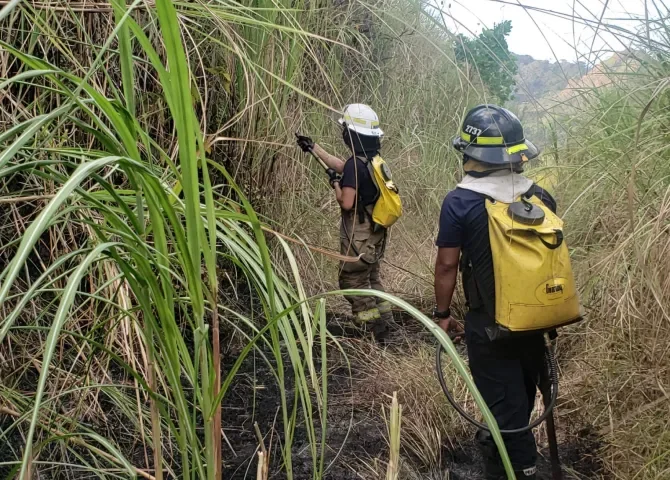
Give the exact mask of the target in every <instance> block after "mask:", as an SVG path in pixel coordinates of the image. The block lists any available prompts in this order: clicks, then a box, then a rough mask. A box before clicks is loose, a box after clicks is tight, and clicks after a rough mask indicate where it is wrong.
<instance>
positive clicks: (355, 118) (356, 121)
mask: <svg viewBox="0 0 670 480" xmlns="http://www.w3.org/2000/svg"><path fill="white" fill-rule="evenodd" d="M338 121H339V122H340V125H342V126H346V127H347V128H348V129H349V130H353V131H354V132H356V133H358V134H359V135H366V136H368V137H382V136H384V132H382V130H381V128H379V117H378V116H377V114H376V113H375V111H374V110H373V109H371V108H370V107H368V106H367V105H363V104H362V103H352V104H351V105H347V106H346V107H344V112H342V118H340V119H339V120H338Z"/></svg>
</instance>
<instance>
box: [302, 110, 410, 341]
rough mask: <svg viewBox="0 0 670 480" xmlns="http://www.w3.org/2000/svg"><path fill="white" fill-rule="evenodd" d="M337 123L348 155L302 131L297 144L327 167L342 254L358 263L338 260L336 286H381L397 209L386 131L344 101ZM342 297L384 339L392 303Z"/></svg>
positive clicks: (369, 113)
mask: <svg viewBox="0 0 670 480" xmlns="http://www.w3.org/2000/svg"><path fill="white" fill-rule="evenodd" d="M339 123H340V125H342V140H343V141H344V143H345V145H346V146H347V147H348V149H349V150H350V151H351V156H350V157H349V159H348V160H346V161H344V160H342V159H340V158H339V157H337V156H334V155H331V154H330V153H328V152H326V151H325V150H324V149H323V148H322V147H321V146H320V145H319V144H317V143H314V141H312V139H311V138H309V137H306V136H302V135H298V146H299V147H300V148H301V149H302V150H303V151H304V152H311V153H313V154H314V155H315V156H317V157H318V158H320V159H321V160H322V162H323V163H325V164H326V165H327V166H328V169H327V170H326V173H327V174H328V176H329V179H330V184H331V186H332V187H333V189H334V191H335V196H336V198H337V202H338V203H339V205H340V208H341V211H342V221H341V227H340V249H341V253H342V254H344V255H347V256H350V257H360V258H359V260H358V261H356V262H342V263H341V265H340V274H339V284H340V288H342V289H374V290H379V291H383V290H384V288H383V286H382V284H381V281H380V275H379V263H380V260H381V258H382V255H383V254H384V247H385V244H386V235H387V230H388V227H390V226H391V225H392V224H393V222H395V220H396V219H397V218H398V217H399V216H400V214H401V205H400V200H399V197H398V195H397V189H396V187H395V184H394V183H393V180H392V179H391V175H390V171H389V169H388V167H387V166H386V164H385V163H384V161H383V160H382V159H381V157H380V156H379V150H380V149H381V138H382V136H383V135H384V132H383V131H382V130H381V128H380V127H379V117H378V116H377V114H376V113H375V111H374V110H373V109H372V108H370V107H369V106H367V105H363V104H360V103H355V104H351V105H347V106H346V107H345V108H344V110H343V112H342V116H341V118H340V119H339ZM346 299H347V300H348V301H349V303H350V304H351V310H352V313H353V317H354V322H355V325H356V327H357V328H356V331H363V332H366V331H370V332H372V334H373V335H374V337H375V339H376V340H378V341H381V342H383V341H385V339H386V337H387V335H388V329H389V325H390V323H391V322H392V321H393V313H392V311H391V304H390V303H389V302H387V301H383V300H381V299H379V298H377V297H374V296H370V297H361V296H346Z"/></svg>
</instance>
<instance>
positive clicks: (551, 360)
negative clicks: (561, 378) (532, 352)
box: [435, 343, 558, 434]
mask: <svg viewBox="0 0 670 480" xmlns="http://www.w3.org/2000/svg"><path fill="white" fill-rule="evenodd" d="M442 351H443V349H442V345H440V344H439V343H438V344H437V356H436V361H435V367H436V369H437V379H438V380H439V381H440V386H441V387H442V391H443V392H444V394H445V395H446V397H447V400H449V403H451V405H452V406H453V407H454V408H455V409H456V411H458V413H460V414H461V416H462V417H463V418H465V419H466V420H467V421H468V422H470V423H471V424H473V425H474V426H475V427H478V428H481V429H482V430H487V431H490V429H489V427H488V426H487V425H486V424H485V423H482V422H478V421H477V420H475V419H474V418H472V417H471V416H470V415H469V414H468V412H466V411H465V410H463V407H461V406H460V405H459V404H458V402H457V401H456V399H455V398H454V397H453V396H452V395H451V392H450V391H449V388H448V387H447V383H446V382H445V381H444V373H443V372H442ZM544 358H545V361H546V362H547V365H548V367H549V379H550V381H551V400H550V402H549V404H548V405H546V406H545V408H544V412H542V415H540V416H539V417H538V418H537V419H536V420H535V421H534V422H532V423H531V424H529V425H528V426H526V427H522V428H515V429H512V430H500V433H504V434H511V433H522V432H526V431H528V430H531V429H533V428H535V427H537V426H538V425H540V424H541V423H542V422H544V421H545V420H546V419H547V417H548V416H549V415H550V414H551V412H552V410H553V409H554V407H555V406H556V399H557V398H558V366H557V365H556V357H555V356H554V352H553V351H552V350H551V347H550V346H549V345H547V346H546V349H545V351H544Z"/></svg>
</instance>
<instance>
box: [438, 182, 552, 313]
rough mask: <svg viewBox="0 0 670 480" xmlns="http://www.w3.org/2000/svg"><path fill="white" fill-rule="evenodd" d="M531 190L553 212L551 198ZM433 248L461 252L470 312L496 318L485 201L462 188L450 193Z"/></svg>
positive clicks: (541, 192)
mask: <svg viewBox="0 0 670 480" xmlns="http://www.w3.org/2000/svg"><path fill="white" fill-rule="evenodd" d="M533 188H534V195H535V196H536V197H537V198H539V199H540V200H542V202H543V203H544V204H545V205H546V206H547V208H549V209H550V210H551V211H552V212H556V201H555V200H554V199H553V198H552V196H551V195H549V193H548V192H547V191H546V190H543V189H542V188H540V187H538V186H537V185H534V186H533ZM435 244H436V245H437V246H438V247H447V248H450V247H460V248H461V255H462V258H461V266H462V267H465V268H463V269H462V271H463V288H464V290H465V295H466V299H467V301H468V305H469V308H470V310H474V311H479V312H481V313H487V314H488V315H489V316H490V317H493V318H495V279H494V277H493V257H492V255H491V243H490V241H489V220H488V214H487V213H486V197H485V196H484V195H482V194H480V193H477V192H473V191H472V190H465V189H462V188H456V189H455V190H452V191H451V192H449V193H448V194H447V196H446V197H445V199H444V202H443V203H442V210H441V211H440V230H439V233H438V235H437V240H436V241H435ZM468 267H469V268H468Z"/></svg>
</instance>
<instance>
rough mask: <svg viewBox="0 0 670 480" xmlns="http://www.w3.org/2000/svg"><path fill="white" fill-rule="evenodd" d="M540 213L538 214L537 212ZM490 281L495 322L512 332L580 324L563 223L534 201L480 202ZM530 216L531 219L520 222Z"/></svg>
mask: <svg viewBox="0 0 670 480" xmlns="http://www.w3.org/2000/svg"><path fill="white" fill-rule="evenodd" d="M538 209H540V210H538ZM486 210H487V212H488V217H489V237H490V241H491V254H492V256H493V273H494V279H495V299H496V302H495V303H496V305H495V319H496V322H497V323H498V324H499V325H501V326H503V327H505V328H506V329H508V330H510V331H512V332H522V331H533V330H550V329H553V328H556V327H559V326H562V325H567V324H569V323H573V322H576V321H578V320H580V319H581V311H580V306H579V297H578V295H577V288H576V285H575V280H574V277H573V274H572V267H571V265H570V254H569V252H568V247H567V245H566V244H565V241H564V239H563V221H562V220H561V219H560V218H558V217H557V216H556V215H555V214H554V213H553V212H552V211H551V210H550V209H548V208H547V207H546V206H545V205H544V203H542V201H541V200H539V199H538V198H536V197H534V196H532V197H530V198H525V197H522V198H521V199H520V201H517V202H515V203H512V204H507V203H502V202H496V201H491V200H490V199H487V200H486ZM531 211H532V212H533V215H529V217H532V216H534V219H532V218H531V219H529V218H527V217H524V216H523V215H524V213H528V212H531Z"/></svg>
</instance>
